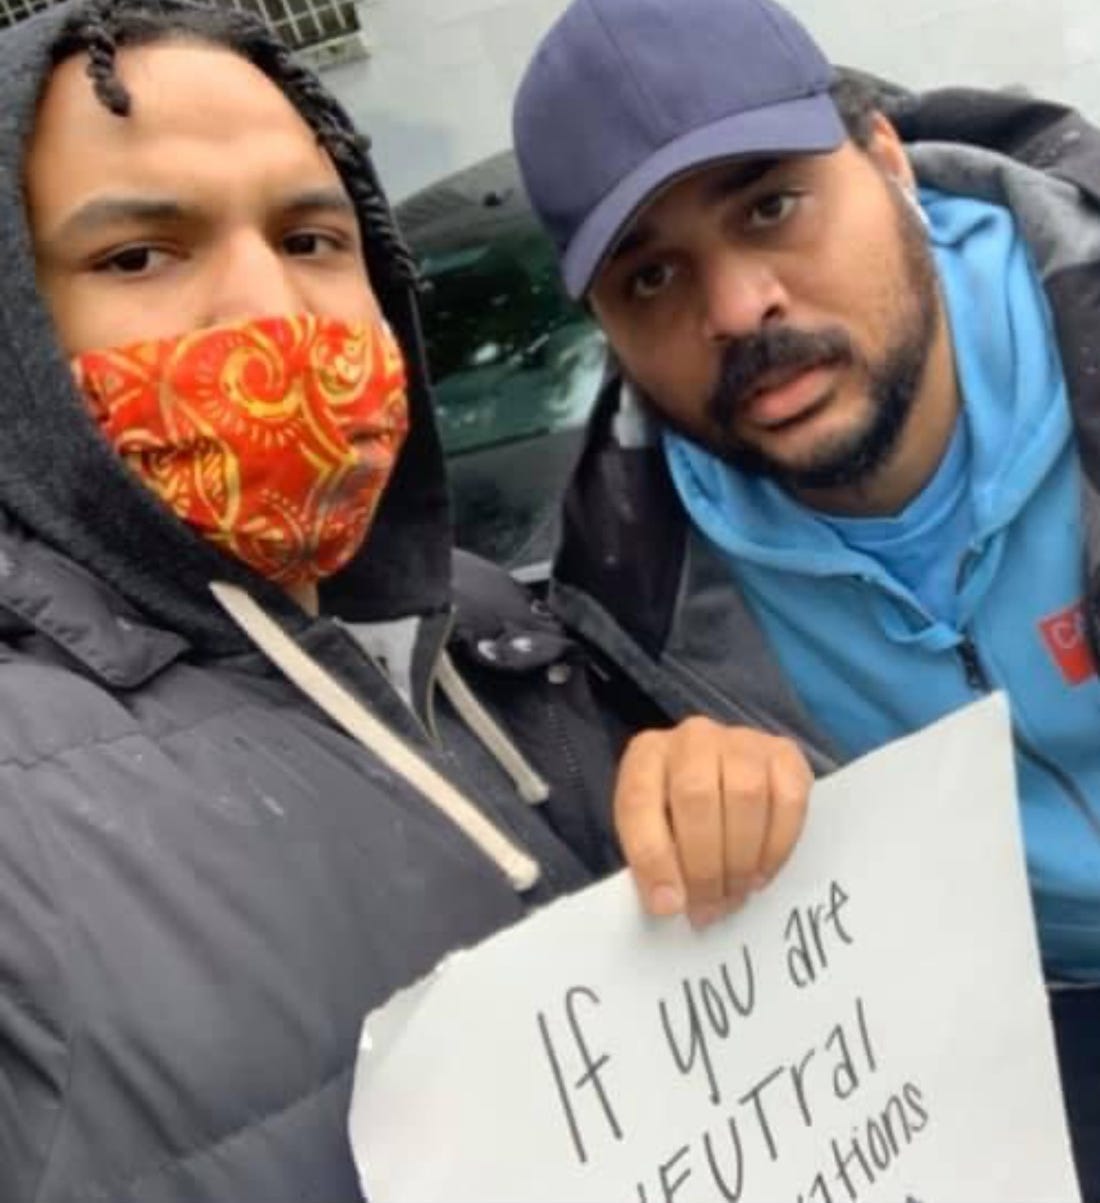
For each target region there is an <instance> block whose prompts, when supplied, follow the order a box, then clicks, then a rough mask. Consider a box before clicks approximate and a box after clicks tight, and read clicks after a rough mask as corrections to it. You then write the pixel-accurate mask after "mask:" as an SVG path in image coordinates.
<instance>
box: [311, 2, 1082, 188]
mask: <svg viewBox="0 0 1100 1203" xmlns="http://www.w3.org/2000/svg"><path fill="white" fill-rule="evenodd" d="M668 3H669V4H675V3H676V0H668ZM564 7H565V4H564V0H364V4H363V19H364V25H365V27H366V29H367V31H368V36H369V38H370V39H371V40H372V42H373V43H374V50H373V53H372V56H371V57H370V59H368V60H367V61H366V62H360V63H353V64H349V65H348V66H345V67H340V68H336V69H334V70H332V71H331V72H329V73H328V74H327V75H326V79H327V81H328V82H329V84H330V85H331V86H332V87H333V88H334V89H335V90H336V92H337V93H338V94H339V95H340V96H341V98H342V99H343V100H344V102H345V103H346V104H347V105H348V107H349V109H350V110H351V112H352V113H353V115H354V116H355V118H356V120H357V121H358V122H359V124H360V125H361V127H362V128H363V129H365V130H366V131H367V132H369V133H370V134H371V136H372V138H373V139H374V144H375V150H376V156H377V160H378V163H379V166H380V168H381V170H382V172H383V174H384V178H385V180H386V183H387V186H388V187H389V190H390V192H391V195H392V196H393V198H394V199H400V198H401V197H402V196H405V195H407V194H408V193H410V192H412V191H414V190H415V189H417V188H419V187H422V186H424V185H425V184H427V183H430V182H431V181H432V180H434V179H436V178H438V177H439V176H441V175H444V174H446V173H448V172H450V171H454V170H456V169H457V168H459V167H464V166H467V165H468V164H470V163H472V162H474V161H475V160H476V159H479V158H481V157H483V156H485V155H488V154H492V153H493V152H494V151H497V150H500V149H502V148H503V147H504V146H506V145H507V144H508V141H509V109H510V103H511V97H512V93H513V91H514V89H515V86H516V83H517V81H518V79H519V76H520V74H521V72H522V70H523V67H524V65H525V63H526V61H527V58H528V56H529V55H530V53H531V50H532V48H533V46H534V44H535V42H536V41H537V39H538V37H539V35H540V34H541V33H542V32H543V31H544V30H545V29H546V27H547V26H548V25H549V24H550V23H551V22H552V21H553V20H554V18H555V16H556V15H557V14H558V13H559V12H560V11H561V10H562V9H563V8H564ZM790 7H791V9H792V10H793V11H794V12H796V13H797V14H798V15H799V16H800V17H801V18H802V20H803V21H805V23H806V24H807V25H808V26H809V28H810V30H811V31H812V32H813V33H814V34H815V36H816V37H817V38H818V39H819V40H820V41H821V42H822V44H823V45H824V46H825V48H826V50H827V51H828V52H829V54H830V55H831V57H832V58H833V59H834V60H835V61H837V62H843V63H848V64H851V65H853V66H858V67H863V68H866V69H868V70H873V71H877V72H879V73H880V74H883V75H886V76H888V77H890V78H893V79H896V80H898V81H899V82H902V83H906V84H909V85H911V86H914V87H927V86H932V85H936V84H946V83H969V84H977V85H986V86H994V87H996V86H1001V85H1008V84H1022V85H1025V86H1027V87H1029V88H1031V89H1032V90H1033V91H1035V92H1039V93H1042V94H1046V95H1049V96H1052V97H1055V98H1058V99H1064V100H1067V101H1070V102H1071V103H1073V104H1076V105H1078V106H1080V107H1081V108H1083V109H1084V110H1085V111H1086V112H1089V113H1091V114H1092V115H1093V116H1094V117H1098V118H1100V0H791V3H790Z"/></svg>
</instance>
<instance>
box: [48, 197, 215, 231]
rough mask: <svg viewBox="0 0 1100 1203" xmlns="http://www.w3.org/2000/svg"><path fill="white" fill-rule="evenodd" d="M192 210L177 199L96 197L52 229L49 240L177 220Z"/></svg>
mask: <svg viewBox="0 0 1100 1203" xmlns="http://www.w3.org/2000/svg"><path fill="white" fill-rule="evenodd" d="M190 216H193V210H190V209H188V208H187V206H185V205H182V204H180V202H179V201H175V200H169V199H165V198H160V197H144V196H99V197H96V198H95V199H94V200H90V201H88V202H87V203H86V204H83V205H81V206H80V208H78V209H76V210H75V211H74V212H73V213H70V214H69V216H68V217H66V218H65V220H64V221H63V222H61V224H60V225H59V226H58V227H57V229H56V230H55V231H54V233H53V235H52V237H51V239H50V241H51V242H60V241H63V240H65V239H67V238H71V237H76V236H79V235H82V234H95V233H97V232H98V231H99V230H101V229H105V228H107V227H110V226H117V225H123V224H125V223H126V222H142V221H150V222H180V221H185V220H187V218H188V217H190Z"/></svg>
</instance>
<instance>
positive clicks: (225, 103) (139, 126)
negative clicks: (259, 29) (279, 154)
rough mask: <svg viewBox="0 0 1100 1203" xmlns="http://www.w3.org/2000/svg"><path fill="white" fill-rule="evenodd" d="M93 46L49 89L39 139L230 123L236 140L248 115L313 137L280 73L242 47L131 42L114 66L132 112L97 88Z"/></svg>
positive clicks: (128, 136) (127, 137) (61, 69)
mask: <svg viewBox="0 0 1100 1203" xmlns="http://www.w3.org/2000/svg"><path fill="white" fill-rule="evenodd" d="M88 68H89V59H88V56H87V54H86V53H81V54H77V55H74V56H72V57H70V58H68V59H66V60H65V61H63V62H62V63H60V64H59V65H58V66H57V67H56V68H55V69H54V71H53V73H52V75H51V76H50V78H49V80H48V81H47V83H46V86H45V88H44V90H43V95H42V99H41V101H40V104H39V110H38V117H37V122H36V126H35V131H34V138H35V139H38V138H41V137H54V138H58V137H62V136H64V135H65V134H68V135H70V136H74V135H75V136H79V137H80V138H93V139H96V140H98V141H102V142H112V141H115V142H117V141H130V142H133V141H136V140H137V139H139V138H140V137H142V136H143V135H148V134H156V135H157V136H166V135H168V134H171V133H173V132H179V131H181V130H187V129H199V128H204V127H205V128H206V129H207V130H208V131H210V130H214V131H216V130H218V129H219V128H220V127H221V126H222V124H223V123H224V122H225V118H226V116H227V114H229V113H236V114H237V115H238V121H237V122H230V123H228V125H227V126H226V127H225V128H224V129H223V130H222V132H223V133H224V135H225V137H226V138H227V139H228V138H230V137H232V136H233V134H234V133H235V132H236V127H237V126H239V125H243V124H245V123H246V122H257V121H258V122H260V123H262V124H263V125H265V126H272V125H274V124H281V125H282V126H283V129H284V133H286V134H287V135H290V134H294V135H296V136H298V137H300V138H302V139H303V140H307V141H308V140H312V139H313V138H314V134H313V131H312V130H311V129H310V128H309V126H308V125H307V123H306V122H305V120H304V119H303V118H302V117H301V115H300V114H299V113H298V112H297V110H296V109H295V108H294V106H293V104H291V102H290V100H289V99H288V97H287V96H286V95H285V94H284V93H283V91H282V90H281V89H280V88H279V86H278V85H277V84H276V83H275V81H274V80H272V79H270V78H269V77H268V76H267V75H265V74H264V72H263V71H261V70H260V69H259V68H258V67H256V66H255V65H253V64H252V63H250V62H249V61H248V60H247V59H245V58H243V57H242V56H241V55H239V54H237V53H236V52H235V51H233V50H231V49H229V48H227V47H223V46H217V45H213V44H211V43H206V42H200V41H198V40H195V39H193V38H187V39H185V38H182V37H180V38H176V37H170V38H166V39H162V40H160V41H157V42H153V43H150V44H148V45H141V46H123V47H121V48H120V49H119V50H118V51H117V52H116V55H115V66H114V70H115V73H116V75H117V76H118V78H119V80H120V81H121V83H122V84H123V86H124V87H125V88H126V90H127V92H128V93H129V94H130V97H131V101H132V104H131V111H130V112H129V114H128V115H126V116H125V117H120V116H118V115H116V114H115V113H113V112H111V111H110V110H109V109H108V108H107V107H106V105H104V104H103V103H102V102H101V101H100V99H99V97H98V96H97V95H96V93H95V88H94V85H93V82H92V80H91V79H90V78H89V70H88Z"/></svg>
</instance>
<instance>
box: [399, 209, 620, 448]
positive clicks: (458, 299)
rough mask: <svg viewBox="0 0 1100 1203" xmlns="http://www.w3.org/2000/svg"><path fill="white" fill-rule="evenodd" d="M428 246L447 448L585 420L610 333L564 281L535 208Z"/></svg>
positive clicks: (428, 318)
mask: <svg viewBox="0 0 1100 1203" xmlns="http://www.w3.org/2000/svg"><path fill="white" fill-rule="evenodd" d="M416 249H417V250H418V251H420V266H421V271H422V273H423V275H424V279H425V283H426V289H425V293H424V298H423V309H424V323H425V335H426V338H427V343H428V357H429V360H430V363H431V367H432V373H433V377H434V380H435V386H436V402H437V407H438V413H439V423H440V430H441V433H442V437H443V444H444V448H445V449H446V451H447V453H448V454H449V455H456V454H459V453H462V452H468V451H474V450H478V449H481V448H486V447H490V446H493V445H496V444H500V443H505V442H509V441H511V440H514V439H521V438H529V437H532V436H534V435H538V434H544V433H547V432H550V431H553V430H558V429H562V428H565V427H570V426H576V425H578V424H580V423H581V422H583V421H584V418H585V416H586V415H587V413H588V410H589V407H590V406H591V403H592V399H593V397H594V396H595V393H596V389H597V387H598V384H599V377H600V373H601V371H602V364H603V340H602V338H601V336H600V335H599V333H598V332H597V331H596V329H595V327H594V326H593V324H592V322H591V321H590V319H589V318H588V316H587V315H586V314H585V312H584V310H583V309H581V308H580V307H579V306H577V305H575V304H573V302H571V301H570V300H569V299H568V298H567V297H566V295H565V293H564V292H563V290H562V288H561V285H560V283H559V280H558V271H557V266H556V264H555V262H554V256H553V250H552V248H551V246H550V244H549V242H548V241H547V240H546V237H545V235H544V234H542V233H541V232H540V231H539V230H538V228H537V227H536V225H535V223H534V221H533V219H532V218H531V217H530V215H529V214H527V213H525V212H521V213H519V214H514V213H513V214H507V213H503V214H501V215H500V216H499V219H497V220H491V221H489V222H487V223H483V224H482V228H481V229H480V230H475V231H474V232H473V234H472V236H470V235H469V234H467V235H465V236H459V237H457V238H455V239H453V240H452V239H447V240H446V241H443V242H436V243H435V244H434V245H432V244H429V245H428V246H426V247H424V248H420V247H417V248H416Z"/></svg>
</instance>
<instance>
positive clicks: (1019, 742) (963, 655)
mask: <svg viewBox="0 0 1100 1203" xmlns="http://www.w3.org/2000/svg"><path fill="white" fill-rule="evenodd" d="M958 652H959V659H960V660H961V661H962V666H963V672H964V673H965V675H966V683H967V685H969V686H970V688H971V689H973V690H974V691H975V692H977V693H989V692H990V690H991V689H992V688H993V682H992V681H991V680H990V678H989V674H988V673H987V672H986V670H985V665H984V664H983V663H982V660H981V657H980V656H979V655H978V649H977V648H976V647H975V646H974V641H973V640H972V639H971V638H970V636H969V635H963V641H962V643H960V644H959V647H958ZM1012 742H1013V743H1014V744H1015V745H1016V748H1017V750H1018V751H1019V753H1020V755H1021V756H1023V757H1024V759H1025V760H1030V761H1031V763H1032V764H1034V765H1035V766H1036V768H1038V769H1040V770H1041V771H1043V772H1045V773H1047V774H1048V775H1049V776H1050V777H1052V778H1053V779H1054V782H1055V784H1057V785H1058V786H1059V787H1060V788H1061V789H1062V791H1063V792H1064V793H1065V795H1066V796H1067V797H1068V798H1069V800H1070V803H1071V804H1072V806H1073V807H1074V809H1075V810H1076V811H1077V812H1078V813H1079V814H1080V815H1081V817H1082V818H1083V819H1084V820H1085V822H1086V823H1087V824H1088V825H1089V827H1090V828H1091V829H1092V833H1093V835H1095V836H1096V837H1097V839H1100V816H1098V815H1097V814H1096V812H1095V811H1094V810H1093V809H1092V807H1091V806H1090V805H1089V802H1088V799H1087V798H1086V797H1085V795H1084V793H1083V792H1082V790H1081V788H1080V786H1078V784H1077V782H1076V781H1074V780H1073V778H1072V777H1071V776H1070V775H1069V774H1068V773H1067V772H1066V771H1065V769H1063V768H1062V767H1061V766H1060V765H1058V764H1055V763H1054V761H1052V760H1050V759H1048V758H1047V757H1046V756H1044V755H1043V754H1042V752H1040V751H1039V749H1038V748H1036V747H1035V745H1034V744H1033V743H1032V742H1031V740H1029V739H1028V738H1027V737H1026V736H1025V735H1023V734H1022V733H1021V732H1020V729H1019V727H1017V725H1016V723H1015V722H1013V723H1012Z"/></svg>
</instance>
